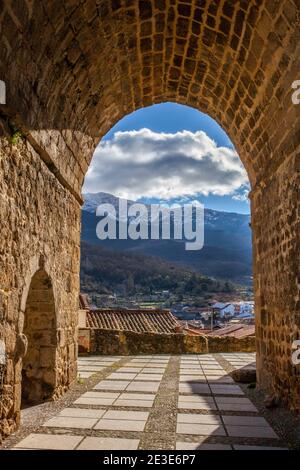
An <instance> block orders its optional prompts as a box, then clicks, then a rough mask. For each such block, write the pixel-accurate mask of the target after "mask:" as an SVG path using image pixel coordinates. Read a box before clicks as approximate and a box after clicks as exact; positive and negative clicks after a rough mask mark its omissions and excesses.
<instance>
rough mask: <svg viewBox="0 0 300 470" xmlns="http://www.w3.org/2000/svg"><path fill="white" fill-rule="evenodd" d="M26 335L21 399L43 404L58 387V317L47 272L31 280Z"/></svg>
mask: <svg viewBox="0 0 300 470" xmlns="http://www.w3.org/2000/svg"><path fill="white" fill-rule="evenodd" d="M23 333H24V335H25V336H26V338H27V342H28V346H27V352H26V354H25V356H24V358H23V364H22V399H23V400H24V402H29V403H32V402H40V401H43V400H46V399H49V398H51V397H52V396H53V393H54V391H55V386H56V372H55V369H56V348H57V336H56V335H57V333H56V314H55V302H54V295H53V287H52V282H51V279H50V278H49V276H48V275H47V273H46V272H45V271H44V270H39V271H37V272H36V273H35V275H34V276H33V278H32V281H31V284H30V289H29V293H28V298H27V302H26V310H25V321H24V330H23Z"/></svg>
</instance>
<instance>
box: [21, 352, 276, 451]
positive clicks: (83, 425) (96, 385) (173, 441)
mask: <svg viewBox="0 0 300 470" xmlns="http://www.w3.org/2000/svg"><path fill="white" fill-rule="evenodd" d="M254 359H255V358H254V354H243V353H240V354H217V355H212V354H207V355H188V356H187V355H184V356H135V357H115V356H114V357H102V356H97V357H95V356H92V357H85V358H80V359H79V376H80V379H79V380H80V382H82V381H86V383H87V384H88V390H87V391H86V392H84V393H83V394H82V395H81V396H79V398H77V399H76V400H75V401H73V403H72V404H71V405H70V406H68V407H66V408H64V409H62V410H61V411H59V412H58V413H57V414H56V415H55V416H54V417H52V418H51V419H48V420H47V421H46V422H44V423H43V424H42V425H41V426H39V427H38V428H37V429H36V430H34V432H33V433H31V434H28V435H27V437H25V438H24V439H22V440H21V441H19V442H18V443H17V444H16V445H15V447H16V448H19V449H20V448H22V449H74V450H75V449H76V450H82V449H95V450H96V449H97V450H98V449H105V450H113V449H119V450H122V449H124V450H125V449H126V450H128V449H132V450H134V449H146V450H151V449H170V450H172V449H177V450H195V449H199V450H205V449H215V450H220V449H226V450H236V449H278V448H282V447H283V446H284V445H283V444H282V442H281V441H280V439H279V437H278V436H277V435H276V433H275V432H274V430H273V429H272V428H271V426H270V425H269V424H268V422H267V421H266V420H265V418H263V417H262V416H260V415H259V413H258V410H257V408H256V407H255V406H254V404H253V403H252V402H251V401H250V400H249V399H248V398H247V397H246V396H245V394H244V392H243V390H242V388H241V387H240V386H239V385H237V384H236V383H235V382H234V381H233V380H232V378H231V377H230V375H229V374H228V370H232V369H233V368H240V367H244V368H245V367H246V368H249V367H250V368H253V367H255V366H254Z"/></svg>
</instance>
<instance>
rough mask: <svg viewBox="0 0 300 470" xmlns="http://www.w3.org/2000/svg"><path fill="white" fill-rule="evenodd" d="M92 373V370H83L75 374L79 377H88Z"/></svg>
mask: <svg viewBox="0 0 300 470" xmlns="http://www.w3.org/2000/svg"><path fill="white" fill-rule="evenodd" d="M92 375H94V372H83V371H78V373H77V376H78V378H79V379H89V378H90V377H92Z"/></svg>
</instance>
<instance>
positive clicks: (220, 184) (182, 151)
mask: <svg viewBox="0 0 300 470" xmlns="http://www.w3.org/2000/svg"><path fill="white" fill-rule="evenodd" d="M247 182H248V178H247V174H246V171H245V169H244V167H243V165H242V163H241V161H240V159H239V157H238V155H237V153H236V152H235V150H233V149H230V148H227V147H218V146H217V144H216V143H215V142H214V141H213V140H212V139H210V137H208V135H207V134H206V133H205V132H203V131H198V132H195V133H193V132H190V131H181V132H176V133H175V134H167V133H157V132H153V131H151V130H149V129H141V130H138V131H126V132H116V133H115V134H114V137H113V138H112V139H111V140H106V141H105V140H104V141H102V142H100V144H99V146H98V147H97V149H96V151H95V154H94V157H93V160H92V163H91V166H90V168H89V170H88V172H87V174H86V178H85V183H84V188H83V192H91V193H96V192H101V191H102V192H108V193H112V194H114V195H116V196H119V197H124V198H128V199H137V198H139V197H155V198H161V199H170V198H174V197H184V196H186V195H188V196H191V195H196V194H198V195H199V194H203V195H205V196H207V195H208V194H216V195H229V194H233V193H234V192H235V191H236V190H238V189H239V188H240V187H241V186H242V185H244V184H247Z"/></svg>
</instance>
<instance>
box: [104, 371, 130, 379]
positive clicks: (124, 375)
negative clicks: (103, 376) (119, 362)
mask: <svg viewBox="0 0 300 470" xmlns="http://www.w3.org/2000/svg"><path fill="white" fill-rule="evenodd" d="M135 377H136V373H128V372H127V373H125V372H113V373H112V374H110V375H108V377H107V379H108V380H133V379H134V378H135Z"/></svg>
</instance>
